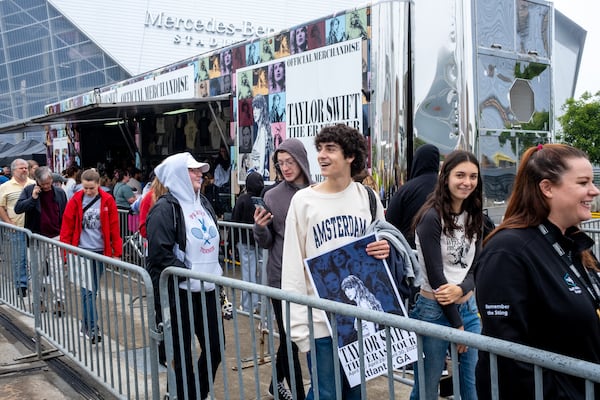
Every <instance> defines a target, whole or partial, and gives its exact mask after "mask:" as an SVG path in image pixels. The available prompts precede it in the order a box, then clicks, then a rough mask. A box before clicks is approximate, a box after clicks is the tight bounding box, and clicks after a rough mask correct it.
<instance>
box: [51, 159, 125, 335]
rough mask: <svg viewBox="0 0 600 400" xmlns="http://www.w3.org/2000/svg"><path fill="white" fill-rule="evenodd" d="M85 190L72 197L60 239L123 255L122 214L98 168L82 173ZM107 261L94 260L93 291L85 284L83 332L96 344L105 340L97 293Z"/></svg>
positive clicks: (87, 248) (97, 251)
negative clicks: (120, 218)
mask: <svg viewBox="0 0 600 400" xmlns="http://www.w3.org/2000/svg"><path fill="white" fill-rule="evenodd" d="M81 184H82V190H80V191H78V192H77V193H75V194H74V195H73V197H71V199H70V200H69V202H68V203H67V206H66V208H65V212H64V214H63V222H62V226H61V229H60V241H61V242H63V243H67V244H70V245H72V246H78V247H81V248H82V249H85V250H89V251H93V252H95V253H98V254H103V255H105V256H108V257H113V258H117V259H118V258H120V257H121V254H122V251H123V241H122V239H121V236H120V233H119V214H118V211H117V204H116V203H115V199H114V198H113V197H112V196H111V195H110V194H108V193H106V192H105V191H103V190H102V189H100V175H99V174H98V172H97V171H96V170H94V169H88V170H85V171H83V173H82V174H81ZM103 272H104V264H102V263H101V262H96V260H92V264H91V271H90V275H91V281H92V282H91V286H92V288H91V290H90V288H89V287H83V285H82V287H81V300H82V313H83V320H82V321H81V331H80V332H81V334H82V335H84V336H86V337H87V338H89V339H90V340H91V341H92V343H98V342H100V341H101V340H102V336H101V335H100V329H99V327H98V324H97V320H98V317H97V316H98V313H97V309H96V296H97V294H98V284H99V280H100V277H101V276H102V273H103Z"/></svg>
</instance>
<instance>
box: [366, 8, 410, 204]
mask: <svg viewBox="0 0 600 400" xmlns="http://www.w3.org/2000/svg"><path fill="white" fill-rule="evenodd" d="M408 10H409V3H408V2H404V1H394V2H384V3H381V4H377V5H374V6H373V7H372V8H371V22H372V24H371V26H372V32H371V33H372V40H371V46H370V48H369V49H366V51H369V52H370V53H371V54H370V58H369V59H370V73H369V74H368V82H369V83H368V89H367V90H368V92H367V97H368V98H369V99H370V101H371V104H370V107H369V110H368V118H367V119H368V120H369V121H370V126H366V127H365V134H368V135H369V140H370V142H371V157H372V163H371V165H372V171H371V173H372V175H373V176H374V177H375V180H376V182H377V183H378V185H379V187H380V194H381V197H382V200H383V202H384V205H385V204H387V200H389V197H390V195H391V193H392V191H393V190H394V189H395V187H396V185H397V183H398V182H400V180H401V177H402V176H403V175H404V174H405V172H406V134H407V133H406V124H407V115H406V112H405V110H406V97H405V96H406V93H407V89H408V87H409V85H410V82H408V81H407V78H406V76H407V69H408V62H409V57H408V24H409V20H408Z"/></svg>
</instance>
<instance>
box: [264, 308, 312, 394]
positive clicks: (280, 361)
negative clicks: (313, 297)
mask: <svg viewBox="0 0 600 400" xmlns="http://www.w3.org/2000/svg"><path fill="white" fill-rule="evenodd" d="M271 304H273V312H274V313H275V320H276V321H277V330H278V331H279V348H278V349H277V360H276V362H275V367H276V369H277V381H278V382H282V381H283V380H284V379H286V380H287V382H288V386H289V387H290V388H292V381H291V379H290V368H289V367H290V363H289V359H288V352H287V343H286V333H285V325H284V323H283V310H282V308H281V300H277V299H271ZM292 357H293V359H294V377H295V379H296V396H297V398H298V400H304V398H305V396H306V395H305V393H304V382H303V381H302V368H301V367H300V360H299V359H298V346H296V343H294V342H292ZM276 390H277V386H276V382H273V391H276ZM293 390H294V389H293V388H292V391H293Z"/></svg>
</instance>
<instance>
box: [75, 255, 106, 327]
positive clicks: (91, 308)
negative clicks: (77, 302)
mask: <svg viewBox="0 0 600 400" xmlns="http://www.w3.org/2000/svg"><path fill="white" fill-rule="evenodd" d="M90 261H91V262H92V268H91V271H90V274H91V278H92V279H91V280H92V290H89V289H88V288H84V287H82V288H81V289H80V290H81V304H82V308H81V311H82V314H83V321H81V325H82V329H83V330H84V331H87V332H88V333H89V334H90V335H91V334H94V333H96V334H98V310H97V308H96V297H97V295H98V285H99V281H100V278H101V277H102V274H103V273H104V264H103V263H102V262H100V261H96V260H90Z"/></svg>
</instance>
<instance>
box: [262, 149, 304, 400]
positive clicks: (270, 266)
mask: <svg viewBox="0 0 600 400" xmlns="http://www.w3.org/2000/svg"><path fill="white" fill-rule="evenodd" d="M273 161H274V162H275V163H276V168H277V169H278V170H280V171H281V175H282V177H283V181H282V182H281V183H280V184H278V185H277V186H275V187H274V188H273V189H271V190H269V191H267V192H266V193H265V195H264V200H265V204H266V206H267V208H268V210H267V209H264V208H256V210H255V211H254V227H253V231H254V238H255V239H256V243H257V244H258V245H259V246H260V247H262V248H264V249H267V250H269V257H268V258H267V281H268V284H269V286H271V287H274V288H278V289H279V288H281V261H282V260H281V257H282V254H283V237H284V233H285V218H286V217H287V212H288V208H289V206H290V202H291V200H292V196H293V195H294V194H295V193H296V192H297V191H298V190H299V189H302V188H305V187H307V186H308V185H309V184H310V183H311V179H310V170H309V164H308V157H307V155H306V149H305V148H304V145H303V144H302V142H301V141H300V140H298V139H294V138H290V139H287V140H284V141H283V142H282V143H281V145H280V146H279V147H278V148H277V150H276V151H275V155H274V156H273ZM271 303H272V304H273V311H274V313H275V320H276V321H277V330H278V332H279V348H278V349H277V358H276V362H275V366H276V369H277V377H276V378H277V379H276V380H273V381H272V382H271V385H270V386H269V393H270V394H273V393H274V392H273V391H274V390H277V391H278V394H279V398H280V399H281V398H291V397H289V396H288V397H285V393H288V394H289V389H288V388H286V387H285V384H284V381H285V380H287V383H288V386H289V387H290V388H291V385H292V381H291V379H290V376H291V373H293V374H294V378H295V382H296V385H295V387H294V388H292V390H294V391H295V393H296V396H297V397H296V398H297V399H298V400H304V397H305V393H304V385H303V383H302V370H301V367H300V361H299V359H298V346H296V345H295V344H294V343H292V357H293V365H294V369H293V371H290V368H289V365H290V364H289V362H288V353H287V346H286V338H285V335H286V331H285V325H284V323H283V312H282V306H281V300H278V299H274V298H272V299H271Z"/></svg>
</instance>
